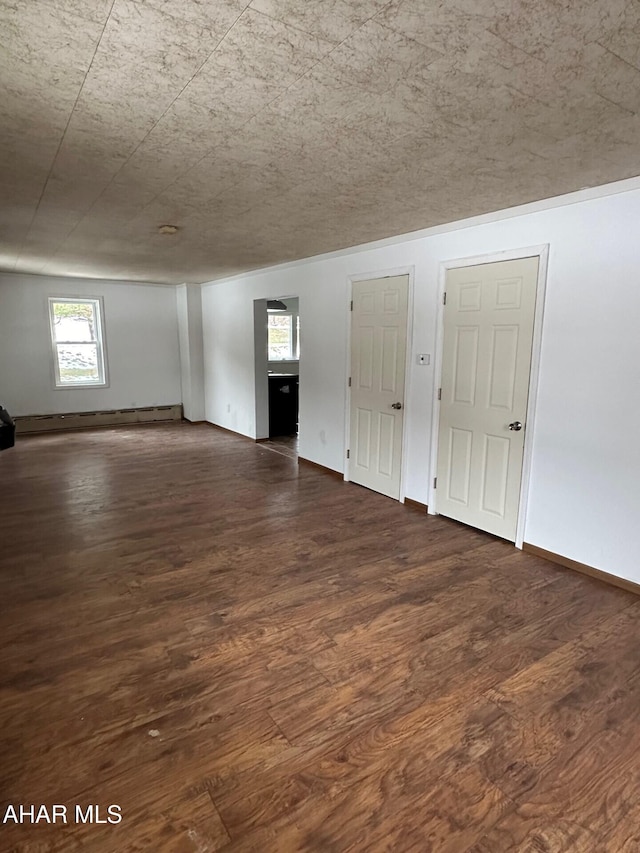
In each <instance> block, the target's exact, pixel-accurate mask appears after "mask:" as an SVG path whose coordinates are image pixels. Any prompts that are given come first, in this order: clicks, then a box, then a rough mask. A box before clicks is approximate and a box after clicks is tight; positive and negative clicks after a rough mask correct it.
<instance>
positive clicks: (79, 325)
mask: <svg viewBox="0 0 640 853" xmlns="http://www.w3.org/2000/svg"><path fill="white" fill-rule="evenodd" d="M52 313H53V333H54V335H55V339H56V342H57V343H65V342H67V341H73V342H75V341H78V342H80V341H95V340H96V315H95V306H94V305H93V303H91V302H54V303H53V307H52Z"/></svg>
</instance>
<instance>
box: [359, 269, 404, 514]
mask: <svg viewBox="0 0 640 853" xmlns="http://www.w3.org/2000/svg"><path fill="white" fill-rule="evenodd" d="M397 275H406V276H408V277H409V298H408V302H407V346H406V358H405V366H404V403H403V405H404V407H405V412H404V415H405V416H404V418H403V419H402V464H401V466H400V498H399V501H400V503H401V504H403V503H404V501H405V483H406V478H407V468H406V466H407V438H408V423H407V422H408V418H407V416H406V401H407V400H409V399H410V395H411V377H412V375H413V371H412V370H411V369H410V368H411V353H412V352H413V299H414V297H413V293H414V281H415V267H414V266H407V267H394V268H392V269H387V270H376V271H375V272H368V273H358V274H357V275H350V276H348V277H347V288H346V291H347V300H346V306H345V308H346V318H347V320H346V322H347V359H346V362H347V363H346V372H345V381H344V387H345V389H346V391H345V423H344V457H343V458H344V480H345V482H347V483H348V482H349V481H350V479H351V478H350V476H349V463H350V461H351V460H350V459H348V458H347V450H349V440H350V436H351V388H349V377H350V376H351V301H352V299H353V283H354V282H356V281H369V280H370V279H375V278H391V277H393V276H397Z"/></svg>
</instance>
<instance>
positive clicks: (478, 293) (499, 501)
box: [432, 254, 542, 542]
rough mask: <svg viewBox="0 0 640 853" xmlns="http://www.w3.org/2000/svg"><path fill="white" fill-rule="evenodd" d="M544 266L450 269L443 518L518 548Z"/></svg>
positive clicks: (440, 484) (536, 262)
mask: <svg viewBox="0 0 640 853" xmlns="http://www.w3.org/2000/svg"><path fill="white" fill-rule="evenodd" d="M541 263H542V258H541V257H540V255H537V254H536V255H532V256H531V257H519V258H513V259H509V260H500V261H495V262H492V263H478V264H473V265H466V266H460V267H454V268H450V269H448V270H447V272H446V282H445V294H444V300H443V301H444V307H443V345H442V373H441V381H440V388H439V394H438V396H439V399H440V404H439V406H440V410H439V423H438V441H437V464H436V479H435V481H434V484H433V489H434V491H433V493H432V496H433V497H434V498H435V507H436V511H437V512H438V513H440V514H442V515H445V516H448V517H449V518H453V519H455V520H457V521H461V522H463V523H465V524H469V525H470V526H472V527H475V528H478V529H480V530H485V531H486V532H488V533H492V534H494V535H497V536H500V537H502V538H504V539H507V540H509V541H512V542H516V541H517V540H518V522H519V513H520V508H521V491H522V482H523V462H524V455H525V436H526V428H527V414H528V411H529V392H530V384H531V376H532V372H531V364H532V353H533V349H534V347H533V342H534V321H535V319H536V314H538V313H539V312H540V311H541V305H540V302H539V301H538V303H537V297H538V279H539V273H540V266H541ZM540 299H541V295H540ZM539 316H540V318H541V313H540V314H539Z"/></svg>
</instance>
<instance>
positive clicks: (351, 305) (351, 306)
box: [349, 299, 353, 311]
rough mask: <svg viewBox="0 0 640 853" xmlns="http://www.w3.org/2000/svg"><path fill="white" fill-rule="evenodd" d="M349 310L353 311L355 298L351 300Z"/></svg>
mask: <svg viewBox="0 0 640 853" xmlns="http://www.w3.org/2000/svg"><path fill="white" fill-rule="evenodd" d="M349 310H350V311H353V299H352V300H351V303H350V307H349Z"/></svg>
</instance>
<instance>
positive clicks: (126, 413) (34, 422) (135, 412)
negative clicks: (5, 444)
mask: <svg viewBox="0 0 640 853" xmlns="http://www.w3.org/2000/svg"><path fill="white" fill-rule="evenodd" d="M180 420H182V405H181V404H180V403H177V404H175V405H172V406H145V407H144V408H140V409H110V410H101V411H97V412H69V413H66V414H64V415H23V416H22V417H15V418H14V421H15V423H16V433H17V434H18V435H25V434H26V433H30V432H49V431H52V430H60V429H90V428H91V427H104V426H120V425H126V424H147V423H154V422H155V421H180Z"/></svg>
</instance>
